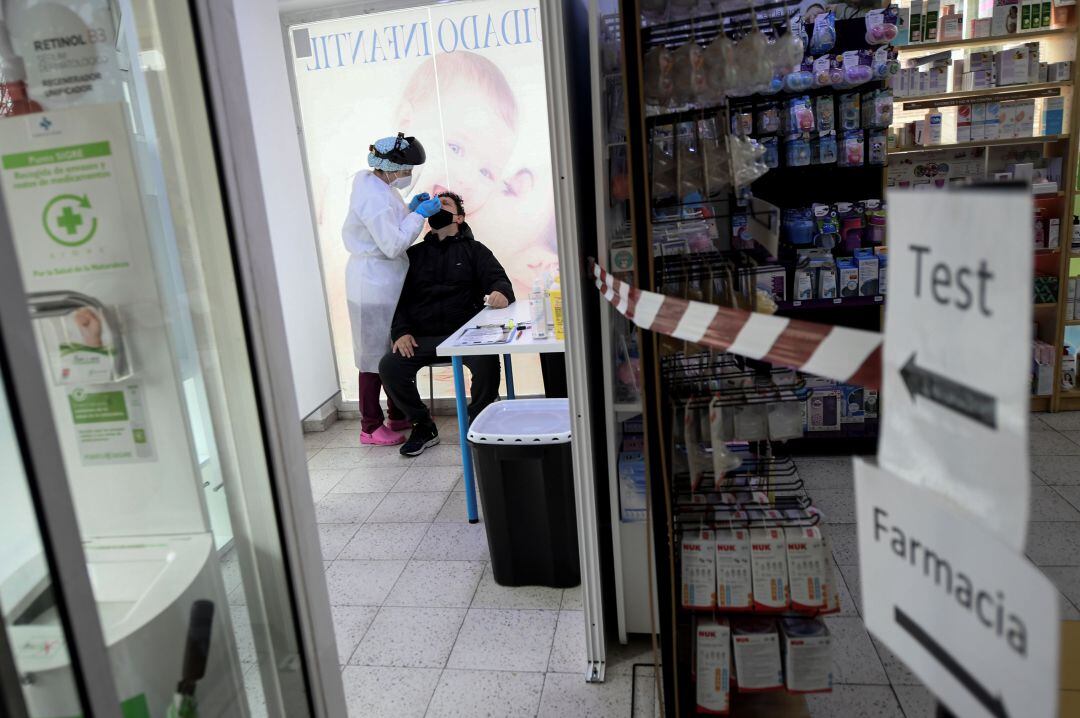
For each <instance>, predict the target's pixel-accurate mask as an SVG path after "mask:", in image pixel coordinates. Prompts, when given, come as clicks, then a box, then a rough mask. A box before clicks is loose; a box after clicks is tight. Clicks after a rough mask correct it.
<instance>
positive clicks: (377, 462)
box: [359, 446, 414, 469]
mask: <svg viewBox="0 0 1080 718" xmlns="http://www.w3.org/2000/svg"><path fill="white" fill-rule="evenodd" d="M400 448H401V447H400V446H373V447H371V451H369V452H368V453H367V454H366V455H365V456H364V458H363V459H362V460H361V461H360V464H359V465H360V466H366V467H368V468H373V467H379V468H388V469H408V468H410V467H412V466H413V462H414V459H413V458H412V457H409V456H402V455H401V454H400V453H399V449H400Z"/></svg>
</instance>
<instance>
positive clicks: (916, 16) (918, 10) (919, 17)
mask: <svg viewBox="0 0 1080 718" xmlns="http://www.w3.org/2000/svg"><path fill="white" fill-rule="evenodd" d="M910 27H911V29H910V32H909V33H908V39H909V41H910V42H913V43H918V42H923V40H924V37H923V0H911V23H910Z"/></svg>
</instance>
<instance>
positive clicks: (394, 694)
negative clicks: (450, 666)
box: [341, 666, 441, 718]
mask: <svg viewBox="0 0 1080 718" xmlns="http://www.w3.org/2000/svg"><path fill="white" fill-rule="evenodd" d="M440 673H441V671H440V670H439V669H438V668H387V667H384V666H346V667H345V670H343V671H342V672H341V680H342V682H343V683H344V684H345V702H346V704H347V705H348V709H349V718H386V717H387V716H394V718H423V716H424V713H425V712H426V711H427V706H428V703H429V702H430V701H431V696H432V694H434V693H435V686H436V685H437V684H438V682H439V674H440Z"/></svg>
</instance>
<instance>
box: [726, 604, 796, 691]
mask: <svg viewBox="0 0 1080 718" xmlns="http://www.w3.org/2000/svg"><path fill="white" fill-rule="evenodd" d="M731 629H732V630H731V638H732V641H731V643H732V650H733V654H734V655H733V658H734V659H735V683H736V685H737V686H738V687H739V691H740V692H751V693H752V692H759V691H775V690H780V689H781V688H783V687H784V668H783V664H782V662H781V660H780V634H779V632H778V631H777V629H776V621H775V620H774V619H772V618H749V617H743V618H737V619H733V621H732V626H731Z"/></svg>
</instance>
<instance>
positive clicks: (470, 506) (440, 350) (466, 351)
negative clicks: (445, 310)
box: [435, 302, 566, 524]
mask: <svg viewBox="0 0 1080 718" xmlns="http://www.w3.org/2000/svg"><path fill="white" fill-rule="evenodd" d="M510 319H513V320H514V322H515V323H516V324H523V323H526V322H528V321H529V305H528V303H527V302H514V303H513V304H511V305H510V306H509V307H507V308H506V309H487V308H485V309H483V310H481V311H480V313H479V314H477V315H476V316H475V317H473V318H472V319H470V320H469V321H468V322H466V323H465V324H464V326H461V327H459V328H458V330H457V331H456V332H454V333H453V334H451V335H450V336H449V337H447V338H446V340H445V341H444V342H443V343H442V344H440V345H439V346H438V347H437V348H436V349H435V353H436V354H437V355H439V356H441V357H450V358H451V360H452V364H453V367H454V398H455V401H456V403H457V419H458V436H459V438H460V440H461V463H462V466H463V467H464V472H465V509H466V512H467V513H468V516H469V523H471V524H474V523H476V522H477V521H479V520H480V518H479V515H478V513H477V511H476V485H475V481H474V478H473V465H472V454H470V453H469V440H468V434H469V411H468V408H467V405H466V403H465V371H464V368H463V367H464V362H463V361H462V357H466V356H485V355H489V354H502V356H503V364H504V366H505V367H506V396H507V398H508V399H513V398H514V370H513V367H512V366H511V363H510V355H511V354H547V353H555V352H563V351H566V349H565V346H564V343H563V341H562V340H560V339H556V338H555V337H554V335H549V336H548V337H547V338H545V339H537V338H536V337H534V336H533V334H532V328H529V329H526V330H524V331H522V332H515V333H514V338H513V339H511V340H510V341H509V342H507V343H506V344H485V345H475V344H470V345H466V346H462V345H460V344H458V339H459V338H460V337H461V334H462V332H464V331H465V330H466V329H470V328H472V327H476V326H478V325H481V326H482V325H487V324H504V323H506V322H507V321H508V320H510Z"/></svg>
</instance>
